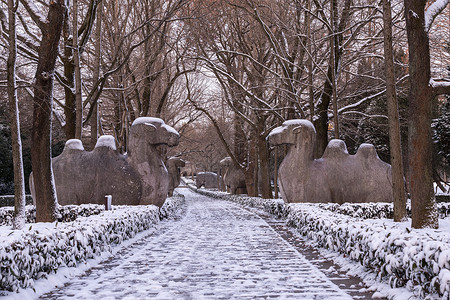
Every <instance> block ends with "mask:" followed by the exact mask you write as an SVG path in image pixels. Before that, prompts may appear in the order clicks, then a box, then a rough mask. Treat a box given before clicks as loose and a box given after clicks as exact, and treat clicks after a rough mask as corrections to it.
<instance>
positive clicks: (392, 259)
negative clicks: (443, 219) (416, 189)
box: [287, 204, 450, 299]
mask: <svg viewBox="0 0 450 300" xmlns="http://www.w3.org/2000/svg"><path fill="white" fill-rule="evenodd" d="M289 207H290V208H289V211H290V213H289V215H288V217H287V223H288V224H289V225H290V226H292V227H294V228H296V229H297V231H298V232H299V233H301V234H302V235H304V236H306V237H308V238H309V239H311V240H313V241H314V242H315V243H316V244H317V245H318V246H320V247H324V248H327V249H330V250H333V251H336V252H340V253H342V254H345V255H346V256H348V257H349V258H351V259H352V260H355V261H358V262H359V263H361V264H362V265H363V266H364V267H366V268H368V269H371V270H372V271H374V272H376V273H377V274H378V276H379V277H380V278H386V277H387V278H388V279H389V281H390V283H391V285H392V286H393V287H403V286H406V287H408V288H409V289H411V290H413V291H415V292H416V293H417V294H418V295H420V296H422V297H423V296H425V295H427V294H432V293H437V294H439V295H440V296H444V299H446V298H445V297H448V296H449V294H450V285H449V283H450V281H449V278H448V272H449V269H450V239H449V238H448V235H447V236H443V237H441V236H439V235H436V236H431V235H429V233H428V232H424V231H421V230H414V229H409V228H403V229H402V228H401V226H400V225H398V226H395V225H394V226H391V225H392V223H390V222H386V223H384V222H383V220H379V221H380V222H367V221H366V220H361V219H359V218H354V217H350V216H344V215H342V214H335V213H332V212H331V211H326V210H323V209H321V208H319V207H317V206H315V205H299V204H291V205H289Z"/></svg>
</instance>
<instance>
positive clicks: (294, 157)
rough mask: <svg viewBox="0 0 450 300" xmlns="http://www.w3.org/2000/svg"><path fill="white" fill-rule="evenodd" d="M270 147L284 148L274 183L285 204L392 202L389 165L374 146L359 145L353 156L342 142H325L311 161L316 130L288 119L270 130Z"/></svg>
mask: <svg viewBox="0 0 450 300" xmlns="http://www.w3.org/2000/svg"><path fill="white" fill-rule="evenodd" d="M268 141H269V143H270V144H272V145H282V144H287V145H288V153H287V155H286V157H285V158H284V160H283V162H282V163H281V165H280V167H279V177H278V184H279V186H280V192H281V195H282V197H283V199H284V201H285V202H287V203H292V202H333V203H339V204H342V203H344V202H392V174H391V166H390V165H389V164H387V163H385V162H383V161H381V160H380V158H379V157H378V155H377V153H376V151H375V147H374V146H373V145H371V144H362V145H361V146H360V147H359V149H358V151H357V152H356V154H355V155H350V154H349V153H348V152H347V146H346V145H345V142H344V141H342V140H338V139H334V140H331V141H330V142H329V143H328V146H327V148H326V149H325V152H324V154H323V156H322V158H320V159H314V146H315V143H316V129H315V128H314V125H313V124H312V123H311V122H309V121H307V120H289V121H286V122H284V123H283V125H282V126H280V127H277V128H275V129H273V130H272V131H271V133H270V134H269V136H268Z"/></svg>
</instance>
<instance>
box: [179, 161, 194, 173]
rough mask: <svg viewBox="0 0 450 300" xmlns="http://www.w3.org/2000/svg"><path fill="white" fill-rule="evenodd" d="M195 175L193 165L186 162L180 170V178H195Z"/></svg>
mask: <svg viewBox="0 0 450 300" xmlns="http://www.w3.org/2000/svg"><path fill="white" fill-rule="evenodd" d="M196 174H197V167H196V166H195V164H194V163H192V162H190V161H186V162H185V165H184V167H183V168H181V175H182V176H195V175H196Z"/></svg>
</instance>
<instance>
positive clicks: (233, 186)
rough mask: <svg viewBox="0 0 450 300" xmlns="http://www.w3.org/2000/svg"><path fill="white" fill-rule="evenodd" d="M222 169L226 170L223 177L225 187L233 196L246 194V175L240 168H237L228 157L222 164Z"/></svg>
mask: <svg viewBox="0 0 450 300" xmlns="http://www.w3.org/2000/svg"><path fill="white" fill-rule="evenodd" d="M219 164H220V168H221V169H222V170H224V173H223V175H222V177H223V182H224V184H225V187H226V188H227V189H229V190H230V193H231V194H245V193H247V187H246V185H245V174H244V171H242V170H241V169H240V168H238V167H236V166H235V165H234V163H233V161H232V159H231V157H229V156H227V157H225V158H224V159H222V160H221V161H220V162H219Z"/></svg>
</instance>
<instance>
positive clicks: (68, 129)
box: [62, 13, 77, 140]
mask: <svg viewBox="0 0 450 300" xmlns="http://www.w3.org/2000/svg"><path fill="white" fill-rule="evenodd" d="M68 17H69V16H68V13H67V15H66V18H65V20H64V28H63V35H64V55H63V58H62V61H63V64H64V79H65V85H64V100H65V102H64V116H65V117H66V123H65V125H64V133H65V134H66V139H67V140H69V139H74V138H75V131H76V129H75V128H76V124H77V116H76V112H77V109H76V100H75V93H74V84H75V75H74V74H75V65H74V61H73V47H72V45H73V42H72V38H71V37H72V33H71V29H70V21H69V18H68Z"/></svg>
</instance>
